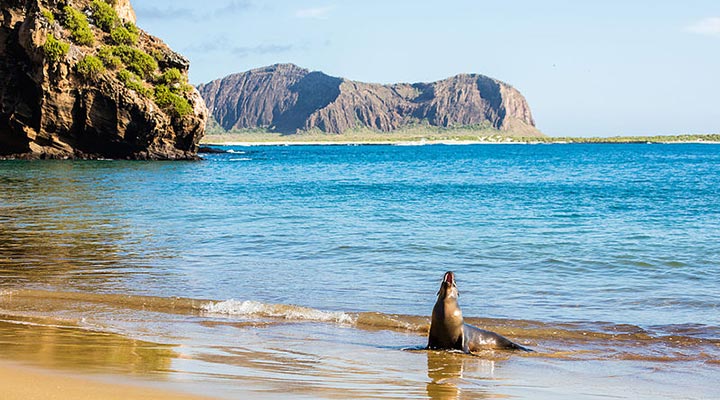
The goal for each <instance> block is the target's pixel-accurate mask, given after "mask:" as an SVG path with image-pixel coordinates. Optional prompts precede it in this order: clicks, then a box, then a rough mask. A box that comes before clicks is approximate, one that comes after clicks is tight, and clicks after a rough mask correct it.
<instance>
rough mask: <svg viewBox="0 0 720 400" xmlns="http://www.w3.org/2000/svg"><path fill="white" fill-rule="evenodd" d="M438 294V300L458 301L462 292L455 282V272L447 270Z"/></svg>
mask: <svg viewBox="0 0 720 400" xmlns="http://www.w3.org/2000/svg"><path fill="white" fill-rule="evenodd" d="M437 295H438V300H446V301H448V300H449V301H457V298H458V296H459V295H460V292H459V291H458V288H457V284H456V283H455V274H454V273H453V272H452V271H448V272H446V273H445V275H444V276H443V280H442V283H441V284H440V290H438V293H437Z"/></svg>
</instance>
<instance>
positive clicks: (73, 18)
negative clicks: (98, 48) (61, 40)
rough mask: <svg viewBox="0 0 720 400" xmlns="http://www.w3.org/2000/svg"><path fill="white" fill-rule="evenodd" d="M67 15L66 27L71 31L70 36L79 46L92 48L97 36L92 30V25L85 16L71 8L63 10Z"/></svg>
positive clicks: (67, 7)
mask: <svg viewBox="0 0 720 400" xmlns="http://www.w3.org/2000/svg"><path fill="white" fill-rule="evenodd" d="M63 12H64V14H65V27H67V28H68V29H70V36H71V37H72V39H73V41H74V42H75V43H77V44H79V45H84V46H92V45H93V44H94V43H95V35H94V34H93V32H92V29H90V23H89V22H88V20H87V17H86V16H85V14H83V13H82V12H81V11H78V10H76V9H74V8H73V7H71V6H65V8H63Z"/></svg>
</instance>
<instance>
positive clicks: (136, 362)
mask: <svg viewBox="0 0 720 400" xmlns="http://www.w3.org/2000/svg"><path fill="white" fill-rule="evenodd" d="M0 341H1V342H2V346H0V358H3V359H7V360H14V361H19V362H29V363H32V364H34V365H37V366H40V367H44V368H63V369H73V370H82V371H86V372H87V371H90V372H103V373H120V374H129V375H161V374H165V373H168V372H170V371H171V364H172V361H173V359H175V358H176V357H177V354H176V353H175V351H173V346H170V345H162V344H157V343H150V342H145V341H141V340H133V339H129V338H127V337H124V336H121V335H116V334H112V333H107V332H94V331H88V330H83V329H79V328H77V327H73V326H71V325H70V326H64V325H58V321H52V320H41V319H35V318H32V319H31V318H24V319H20V318H16V317H13V319H9V317H7V316H3V315H0Z"/></svg>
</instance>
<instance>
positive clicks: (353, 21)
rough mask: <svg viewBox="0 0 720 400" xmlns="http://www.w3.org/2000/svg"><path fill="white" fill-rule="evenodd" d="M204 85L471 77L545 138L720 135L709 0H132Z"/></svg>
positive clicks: (716, 48) (719, 73) (141, 19)
mask: <svg viewBox="0 0 720 400" xmlns="http://www.w3.org/2000/svg"><path fill="white" fill-rule="evenodd" d="M132 4H133V7H134V8H135V12H136V14H137V24H138V26H139V27H141V28H142V29H144V30H146V31H147V32H149V33H151V34H153V35H155V36H158V37H160V38H161V39H163V40H164V41H165V42H166V43H168V44H169V45H170V46H171V47H172V48H173V49H174V50H175V51H177V52H179V53H181V54H183V55H184V56H186V57H187V58H188V59H189V60H190V62H191V67H190V80H191V82H192V83H194V84H199V83H205V82H209V81H211V80H214V79H219V78H222V77H224V76H226V75H229V74H232V73H237V72H244V71H247V70H250V69H253V68H258V67H263V66H266V65H271V64H276V63H287V62H289V63H294V64H297V65H299V66H301V67H304V68H307V69H309V70H313V71H322V72H324V73H326V74H328V75H332V76H340V77H344V78H348V79H352V80H358V81H364V82H376V83H396V82H411V83H413V82H431V81H435V80H440V79H444V78H447V77H450V76H453V75H456V74H459V73H479V74H483V75H487V76H490V77H492V78H496V79H499V80H501V81H504V82H506V83H509V84H511V85H512V86H514V87H516V88H517V89H518V90H520V92H521V93H522V94H523V95H524V96H525V98H526V99H527V100H528V102H529V104H530V108H531V110H532V112H533V117H534V118H535V122H536V124H537V126H538V128H539V129H540V130H541V131H542V132H544V133H545V134H547V135H550V136H618V135H659V134H662V135H670V134H683V133H720V99H719V96H720V1H718V0H676V1H669V0H624V1H619V0H596V1H591V0H587V1H585V0H572V1H571V0H503V1H498V0H492V1H485V0H442V1H425V0H414V1H412V0H353V1H350V0H345V1H342V0H294V1H293V0H205V1H198V0H132Z"/></svg>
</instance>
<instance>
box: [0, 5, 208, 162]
mask: <svg viewBox="0 0 720 400" xmlns="http://www.w3.org/2000/svg"><path fill="white" fill-rule="evenodd" d="M108 7H110V8H108ZM134 23H135V13H134V11H133V9H132V7H131V6H130V2H129V0H114V1H107V2H104V1H103V0H93V1H90V0H0V157H2V158H8V157H10V158H123V159H125V158H127V159H194V158H196V157H197V149H198V143H199V141H200V139H201V137H202V135H203V133H204V129H205V124H206V119H207V116H208V113H207V109H206V107H205V105H204V102H203V100H202V98H201V97H200V94H199V93H198V92H197V90H195V89H194V88H192V87H191V86H190V85H188V84H187V70H188V66H189V63H188V61H187V60H186V59H185V58H184V57H182V56H181V55H179V54H177V53H175V52H174V51H172V50H171V49H170V48H168V47H167V46H166V45H165V44H164V43H163V42H162V41H161V40H159V39H157V38H155V37H153V36H150V35H148V34H147V33H145V32H143V31H141V30H138V29H137V28H136V27H135V25H134ZM88 31H89V33H88Z"/></svg>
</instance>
